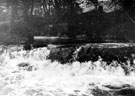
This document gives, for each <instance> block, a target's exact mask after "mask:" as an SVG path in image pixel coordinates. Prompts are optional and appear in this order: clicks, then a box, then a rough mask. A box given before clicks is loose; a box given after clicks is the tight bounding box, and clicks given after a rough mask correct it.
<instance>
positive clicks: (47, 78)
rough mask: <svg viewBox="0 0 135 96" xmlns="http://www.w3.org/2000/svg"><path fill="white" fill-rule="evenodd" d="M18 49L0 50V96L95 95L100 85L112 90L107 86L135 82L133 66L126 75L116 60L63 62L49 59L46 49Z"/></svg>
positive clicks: (128, 67) (132, 83) (102, 87)
mask: <svg viewBox="0 0 135 96" xmlns="http://www.w3.org/2000/svg"><path fill="white" fill-rule="evenodd" d="M15 48H16V47H15ZM15 48H11V47H10V48H9V49H6V50H4V49H1V52H2V53H1V57H0V81H1V82H0V90H1V91H0V96H74V95H75V96H96V95H94V94H93V93H92V92H93V90H95V89H97V88H99V89H102V90H105V91H111V90H112V89H110V88H108V87H106V86H109V85H111V86H116V87H121V86H123V85H125V84H127V85H130V86H132V87H134V85H135V74H134V70H133V69H134V68H133V67H131V66H127V69H128V70H129V74H128V75H125V70H124V69H123V68H122V66H121V64H117V62H116V61H114V62H112V64H110V65H107V64H106V62H103V61H102V60H100V59H99V60H98V61H96V62H91V61H89V62H84V63H80V62H77V61H76V62H73V63H72V64H71V63H67V64H64V65H63V64H60V63H59V62H57V61H55V62H51V60H47V56H48V55H49V53H50V50H48V49H47V48H38V49H33V50H31V51H24V50H22V49H21V48H20V47H17V48H18V49H15ZM19 48H20V49H19ZM13 49H15V50H13ZM116 64H117V66H114V65H116ZM131 69H132V70H131ZM110 94H111V93H110ZM98 96H100V95H98ZM101 96H102V95H101Z"/></svg>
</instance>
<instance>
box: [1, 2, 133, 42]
mask: <svg viewBox="0 0 135 96" xmlns="http://www.w3.org/2000/svg"><path fill="white" fill-rule="evenodd" d="M3 2H4V1H3ZM6 5H7V7H8V9H9V10H10V11H9V13H10V23H11V26H10V27H11V31H12V33H14V34H19V35H22V36H26V37H27V36H28V35H32V36H33V35H51V36H52V35H53V36H56V35H68V36H69V37H71V38H72V39H73V38H76V36H77V35H82V34H84V35H86V36H87V38H88V40H89V41H90V42H103V41H104V40H102V39H103V36H105V35H106V31H107V30H108V29H110V28H111V27H112V26H117V25H119V24H121V23H123V21H125V22H127V21H126V20H127V19H126V18H130V19H131V20H132V22H133V17H134V15H135V14H134V13H133V9H134V7H135V2H134V1H133V0H130V1H129V2H127V1H126V0H112V1H109V0H108V1H106V2H105V1H103V2H102V1H101V0H68V1H67V0H6ZM105 6H108V7H107V9H105ZM107 10H109V11H107ZM124 12H127V14H128V17H123V18H120V17H121V15H123V13H124ZM123 19H126V20H123Z"/></svg>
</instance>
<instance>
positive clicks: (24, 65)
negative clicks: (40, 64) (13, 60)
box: [18, 63, 33, 71]
mask: <svg viewBox="0 0 135 96" xmlns="http://www.w3.org/2000/svg"><path fill="white" fill-rule="evenodd" d="M18 67H19V69H21V70H27V71H32V69H33V67H32V66H31V65H30V64H29V63H20V64H18Z"/></svg>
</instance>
